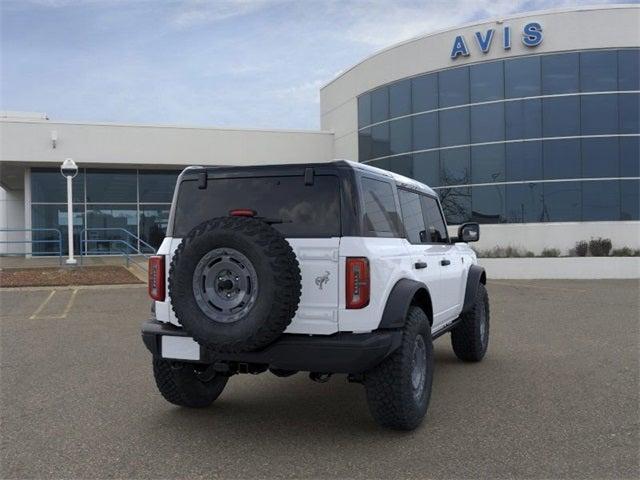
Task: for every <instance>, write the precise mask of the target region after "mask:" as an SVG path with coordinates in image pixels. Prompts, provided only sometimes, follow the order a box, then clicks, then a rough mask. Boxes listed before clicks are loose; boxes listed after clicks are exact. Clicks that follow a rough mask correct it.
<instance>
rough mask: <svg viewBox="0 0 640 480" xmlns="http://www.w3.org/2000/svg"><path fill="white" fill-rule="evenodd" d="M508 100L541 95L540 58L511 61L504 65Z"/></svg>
mask: <svg viewBox="0 0 640 480" xmlns="http://www.w3.org/2000/svg"><path fill="white" fill-rule="evenodd" d="M504 76H505V96H506V97H507V98H518V97H535V96H537V95H540V57H529V58H519V59H517V60H509V61H507V62H505V65H504Z"/></svg>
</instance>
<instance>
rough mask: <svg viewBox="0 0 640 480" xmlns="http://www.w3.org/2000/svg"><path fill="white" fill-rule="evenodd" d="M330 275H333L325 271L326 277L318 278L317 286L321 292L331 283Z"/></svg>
mask: <svg viewBox="0 0 640 480" xmlns="http://www.w3.org/2000/svg"><path fill="white" fill-rule="evenodd" d="M329 275H331V274H330V273H329V272H328V271H326V270H325V272H324V275H320V276H318V277H316V285H317V286H318V288H319V289H320V290H322V287H323V286H324V284H325V283H329Z"/></svg>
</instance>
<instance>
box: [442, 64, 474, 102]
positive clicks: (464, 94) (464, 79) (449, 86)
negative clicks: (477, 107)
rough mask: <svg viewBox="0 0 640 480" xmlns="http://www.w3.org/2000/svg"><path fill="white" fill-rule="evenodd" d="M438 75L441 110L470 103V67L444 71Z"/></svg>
mask: <svg viewBox="0 0 640 480" xmlns="http://www.w3.org/2000/svg"><path fill="white" fill-rule="evenodd" d="M438 75H439V77H438V97H439V105H440V108H442V107H452V106H454V105H464V104H466V103H469V68H468V67H462V68H453V69H451V70H444V71H442V72H440V73H439V74H438Z"/></svg>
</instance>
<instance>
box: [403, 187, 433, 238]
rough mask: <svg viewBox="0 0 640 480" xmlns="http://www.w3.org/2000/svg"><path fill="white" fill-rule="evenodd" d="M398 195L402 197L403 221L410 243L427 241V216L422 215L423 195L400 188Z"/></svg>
mask: <svg viewBox="0 0 640 480" xmlns="http://www.w3.org/2000/svg"><path fill="white" fill-rule="evenodd" d="M398 196H399V197H400V208H401V209H402V221H403V223H404V229H405V230H406V232H407V240H409V242H410V243H425V242H426V241H427V238H426V237H427V235H426V230H427V228H426V227H425V217H424V216H423V215H422V203H421V201H420V197H421V195H418V194H417V193H415V192H409V191H407V190H402V189H401V188H399V189H398Z"/></svg>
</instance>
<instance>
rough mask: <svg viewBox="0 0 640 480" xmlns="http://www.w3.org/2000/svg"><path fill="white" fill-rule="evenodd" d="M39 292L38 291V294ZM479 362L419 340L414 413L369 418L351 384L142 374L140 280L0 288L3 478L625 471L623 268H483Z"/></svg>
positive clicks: (630, 358) (630, 451) (632, 444)
mask: <svg viewBox="0 0 640 480" xmlns="http://www.w3.org/2000/svg"><path fill="white" fill-rule="evenodd" d="M54 291H55V293H51V292H54ZM489 293H490V297H491V307H492V318H491V321H492V325H491V335H492V336H491V341H490V346H489V353H488V355H487V357H486V359H485V361H484V362H482V363H480V364H474V365H468V364H463V363H461V362H459V361H458V360H456V358H455V357H454V355H453V353H452V351H451V348H450V343H449V336H448V335H447V336H444V337H442V338H441V339H439V340H437V341H436V372H435V379H434V386H433V388H434V390H433V395H432V400H431V406H430V409H429V413H428V416H427V418H426V421H425V422H424V423H423V425H422V426H421V427H420V428H419V429H418V430H417V431H415V432H411V433H397V432H390V431H384V430H380V429H379V428H378V427H377V426H376V425H375V424H374V423H373V421H372V419H371V418H370V416H369V413H368V411H367V406H366V403H365V397H364V390H363V389H362V387H361V386H359V385H356V384H348V383H347V382H346V380H345V378H344V377H342V376H338V377H333V378H332V379H331V381H330V382H329V383H327V384H322V385H321V384H316V383H313V382H311V381H309V380H308V379H307V377H306V375H304V374H298V375H296V376H293V377H290V378H285V379H281V378H277V377H274V376H273V375H271V374H263V375H258V376H248V375H243V376H236V377H233V378H232V379H231V380H230V382H229V384H228V386H227V389H226V390H225V392H224V393H223V394H222V396H221V397H220V399H219V400H218V401H217V402H216V403H214V405H213V406H212V407H211V408H209V409H205V410H183V409H180V408H177V407H174V406H172V405H170V404H168V403H166V402H165V401H164V400H163V399H162V398H161V397H160V395H159V394H158V393H157V391H156V389H155V385H154V382H153V378H152V374H151V359H150V356H149V354H148V352H147V351H146V349H145V348H144V346H143V345H142V342H141V340H140V336H139V325H140V323H141V322H142V320H144V319H145V318H146V317H147V314H148V309H149V301H148V300H147V297H146V290H145V288H144V287H137V286H127V287H124V288H108V289H105V288H100V287H98V288H86V289H62V290H52V289H42V290H20V291H18V290H13V291H7V290H4V291H0V307H1V316H2V317H1V318H2V323H1V375H2V376H1V387H2V392H1V394H2V397H1V398H2V405H1V407H2V408H1V416H2V418H1V420H2V426H1V429H2V457H1V464H2V465H1V471H0V474H1V476H2V478H4V479H9V478H53V477H56V478H71V477H74V478H107V477H109V478H112V477H118V478H134V477H135V478H178V477H180V478H337V477H338V478H426V477H439V478H462V477H477V478H499V477H502V478H506V477H510V478H513V477H519V478H524V477H528V478H543V477H544V478H589V477H590V478H637V477H638V476H639V475H640V467H639V457H638V452H639V447H640V438H639V420H638V419H639V418H640V417H639V407H638V392H639V391H640V390H639V371H638V338H639V325H638V313H639V284H638V282H637V281H495V282H491V283H490V285H489Z"/></svg>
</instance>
